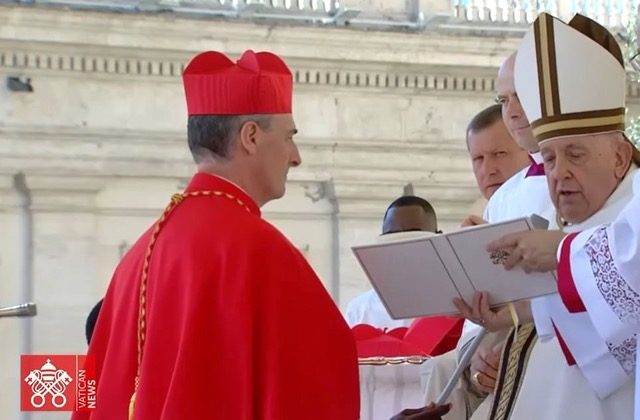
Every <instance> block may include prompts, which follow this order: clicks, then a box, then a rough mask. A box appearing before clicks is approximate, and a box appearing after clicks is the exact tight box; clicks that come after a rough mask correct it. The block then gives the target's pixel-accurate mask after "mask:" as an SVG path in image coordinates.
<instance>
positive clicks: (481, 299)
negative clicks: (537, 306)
mask: <svg viewBox="0 0 640 420" xmlns="http://www.w3.org/2000/svg"><path fill="white" fill-rule="evenodd" d="M453 304H454V305H455V306H456V308H458V311H460V313H461V314H462V316H463V317H465V318H467V319H468V320H469V321H471V322H474V323H476V324H478V325H480V326H482V327H484V328H485V329H486V330H487V331H500V330H503V329H505V328H510V327H513V317H512V314H511V311H510V309H509V306H506V305H505V306H500V307H497V308H495V309H491V307H490V306H489V294H488V293H487V292H476V293H475V294H474V295H473V301H472V302H471V306H470V305H468V304H467V302H465V301H464V300H462V299H460V298H455V299H453ZM513 306H514V309H515V311H516V313H517V314H518V321H519V323H524V322H529V321H531V309H530V306H529V301H528V300H527V301H521V302H515V303H514V304H513Z"/></svg>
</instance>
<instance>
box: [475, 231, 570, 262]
mask: <svg viewBox="0 0 640 420" xmlns="http://www.w3.org/2000/svg"><path fill="white" fill-rule="evenodd" d="M565 236H566V234H565V233H564V232H562V231H559V230H531V231H526V232H518V233H512V234H509V235H505V236H503V237H502V238H500V239H497V240H495V241H493V242H491V243H489V245H487V251H489V252H495V251H498V250H503V251H506V252H508V254H509V256H508V257H507V258H506V259H505V260H504V268H506V269H507V270H511V269H512V268H513V267H516V266H521V267H522V269H523V270H524V271H525V272H527V273H530V272H533V271H539V272H545V271H553V270H555V269H556V266H557V259H556V253H557V251H558V246H560V242H562V239H563V238H564V237H565Z"/></svg>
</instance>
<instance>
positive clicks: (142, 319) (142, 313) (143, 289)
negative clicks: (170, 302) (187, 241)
mask: <svg viewBox="0 0 640 420" xmlns="http://www.w3.org/2000/svg"><path fill="white" fill-rule="evenodd" d="M198 196H204V197H223V198H228V199H229V200H231V201H233V202H235V203H236V204H238V205H239V206H241V207H243V208H244V209H245V210H246V211H247V212H249V213H250V212H251V210H250V209H249V207H248V206H247V205H246V204H245V203H244V202H242V200H240V199H239V198H236V197H235V196H234V195H232V194H229V193H225V192H222V191H194V192H186V193H177V194H174V195H173V196H171V202H170V203H169V205H167V207H166V208H165V210H164V212H163V213H162V216H160V219H158V221H157V222H156V225H155V228H154V229H153V233H152V234H151V238H150V239H149V245H148V246H147V252H146V254H145V256H144V262H143V265H142V275H141V278H140V300H139V309H138V366H137V368H136V378H135V382H134V389H133V395H132V396H131V400H130V401H129V420H132V419H133V411H134V408H135V399H136V393H137V392H138V385H139V383H140V370H141V369H142V350H143V348H144V341H145V327H146V309H145V308H146V304H147V282H148V278H149V266H150V261H151V253H152V252H153V248H154V247H155V244H156V240H157V239H158V234H159V233H160V230H161V229H162V226H163V225H164V223H165V222H166V221H167V218H168V217H169V215H170V214H171V212H172V211H173V210H174V209H175V208H176V207H177V206H178V204H180V203H182V201H184V199H185V198H188V197H198Z"/></svg>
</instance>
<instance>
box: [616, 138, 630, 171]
mask: <svg viewBox="0 0 640 420" xmlns="http://www.w3.org/2000/svg"><path fill="white" fill-rule="evenodd" d="M615 152H616V166H615V175H616V178H618V179H622V178H624V176H625V175H626V174H627V171H628V170H629V166H630V165H631V157H632V156H633V145H632V144H631V143H629V142H628V141H626V140H620V141H617V142H616V149H615Z"/></svg>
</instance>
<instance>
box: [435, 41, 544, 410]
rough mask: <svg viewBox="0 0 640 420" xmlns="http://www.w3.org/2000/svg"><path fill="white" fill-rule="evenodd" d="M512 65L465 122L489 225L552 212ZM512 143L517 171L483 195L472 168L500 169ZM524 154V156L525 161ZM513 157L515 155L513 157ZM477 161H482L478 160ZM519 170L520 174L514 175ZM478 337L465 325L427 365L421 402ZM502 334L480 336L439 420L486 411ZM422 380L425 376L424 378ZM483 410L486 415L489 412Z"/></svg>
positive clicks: (502, 69) (442, 382) (511, 62)
mask: <svg viewBox="0 0 640 420" xmlns="http://www.w3.org/2000/svg"><path fill="white" fill-rule="evenodd" d="M514 62H515V54H512V55H511V56H509V57H508V58H507V59H506V60H505V62H504V63H503V64H502V65H501V66H500V69H499V71H498V78H497V83H496V85H497V101H498V103H499V104H500V106H492V107H490V108H487V109H485V110H483V111H482V112H480V113H479V114H478V115H476V116H475V117H474V118H473V119H472V120H471V121H470V123H469V125H468V127H467V130H466V138H467V148H468V149H469V156H470V158H471V160H472V163H473V168H474V174H475V176H476V180H477V181H478V187H479V189H480V190H481V192H482V193H483V194H484V195H485V197H487V198H488V199H489V201H488V204H487V206H486V208H485V211H484V220H485V221H488V222H490V223H497V222H502V221H505V220H510V219H515V218H518V217H523V216H530V215H531V214H532V213H536V214H538V215H541V216H543V217H547V218H548V217H549V214H552V213H553V204H552V203H551V200H550V199H549V193H548V190H547V183H546V180H545V178H544V169H543V167H542V163H541V162H542V158H541V157H540V153H539V150H538V143H537V141H536V140H535V138H534V137H533V133H532V131H531V127H530V126H529V122H528V121H527V119H526V116H525V114H524V111H523V110H522V107H521V106H520V103H519V102H518V96H517V94H516V93H515V86H514V82H513V68H514ZM496 132H499V133H502V132H504V133H503V134H502V135H503V136H506V139H504V140H502V141H499V139H497V138H496V136H495V133H496ZM514 140H515V143H516V144H517V145H518V146H519V147H520V149H521V150H519V152H516V151H511V152H510V156H505V157H506V158H508V159H510V160H512V161H514V160H516V159H522V160H519V162H521V163H520V164H519V165H518V166H517V167H513V166H512V167H511V168H502V170H501V173H502V174H506V173H510V174H511V176H510V177H509V178H508V179H507V180H506V181H504V180H503V182H504V183H503V184H502V185H501V186H500V187H499V188H498V189H497V190H496V189H494V190H491V191H489V192H488V189H485V188H483V184H487V183H490V182H491V181H487V182H484V183H483V182H482V171H481V170H480V169H477V167H478V166H481V165H482V164H485V162H478V160H485V159H487V160H489V159H490V158H491V159H495V160H496V162H495V163H494V164H495V165H500V164H502V163H501V162H500V158H499V157H500V155H501V154H502V153H504V152H502V150H503V149H506V148H507V147H505V145H506V144H508V143H512V142H513V141H514ZM476 143H478V144H476ZM513 146H515V145H514V144H512V145H511V147H510V149H513ZM481 151H487V152H490V153H487V154H495V155H497V156H498V158H497V159H496V158H493V157H484V156H482V154H481V153H480V152H481ZM524 151H528V152H529V158H528V159H527V155H526V154H524ZM516 153H518V154H517V155H516ZM520 154H522V155H520ZM479 157H482V158H483V159H478V158H479ZM523 158H524V159H523ZM527 160H528V162H527ZM512 164H513V163H512ZM523 166H524V167H523ZM518 167H519V168H522V169H520V170H518ZM485 172H489V171H485ZM465 222H467V223H469V222H471V223H469V224H474V222H475V223H480V222H484V221H477V220H476V219H475V218H473V217H469V218H467V220H466V221H465ZM477 332H478V327H477V325H476V324H473V323H472V322H470V321H467V322H465V328H464V329H463V333H462V337H461V338H460V341H459V343H458V346H457V348H456V350H454V351H452V352H449V353H445V354H444V355H442V356H438V357H436V358H434V359H433V360H432V363H431V364H430V365H429V368H431V369H430V371H429V373H430V375H429V377H428V381H427V383H426V396H425V400H426V402H430V401H435V400H436V398H437V397H438V395H439V394H440V393H441V392H442V390H443V389H444V387H445V385H446V383H447V381H448V379H449V377H450V376H451V375H452V374H453V371H454V369H455V367H456V363H457V361H458V360H459V359H460V356H461V355H462V354H463V352H464V350H465V349H466V346H467V345H468V344H469V343H470V341H471V340H472V339H473V338H474V337H475V335H476V334H477ZM506 333H507V331H504V332H498V333H492V334H488V335H487V336H485V338H484V339H483V341H482V343H481V345H480V347H479V348H478V349H477V351H476V353H475V354H474V356H473V358H472V363H471V366H470V367H469V368H468V369H467V371H466V372H465V374H464V376H463V378H462V379H461V380H460V381H459V382H458V384H457V385H456V388H455V389H454V391H453V392H452V394H451V397H450V398H449V402H451V403H452V407H451V410H450V412H449V413H448V414H447V415H445V416H444V417H443V419H444V420H466V419H468V418H469V417H470V416H471V415H472V414H473V412H474V411H475V410H476V409H478V406H480V408H479V409H482V407H484V406H487V407H490V405H491V401H492V400H493V398H492V394H493V387H494V384H495V376H496V370H497V367H498V362H499V359H500V352H501V350H502V343H503V342H504V339H505V336H506ZM424 376H425V377H427V375H426V374H425V375H424ZM487 397H488V398H487ZM485 411H488V408H487V409H486V410H485Z"/></svg>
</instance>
